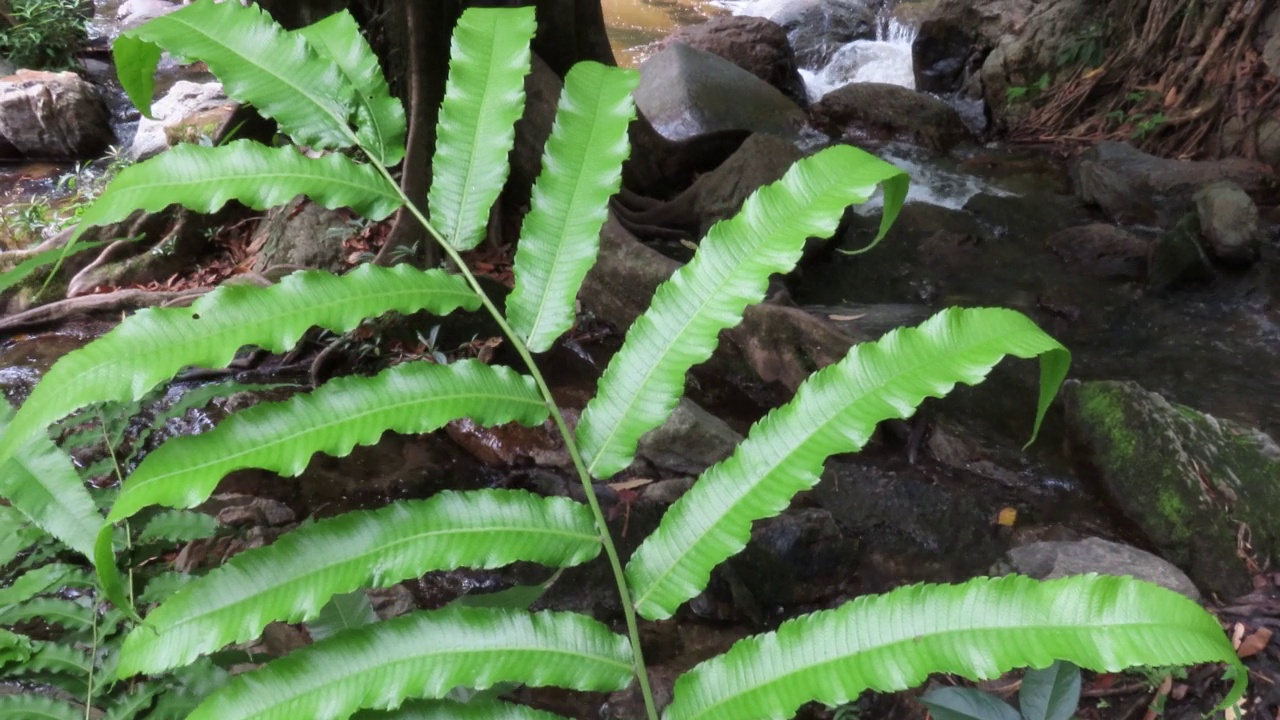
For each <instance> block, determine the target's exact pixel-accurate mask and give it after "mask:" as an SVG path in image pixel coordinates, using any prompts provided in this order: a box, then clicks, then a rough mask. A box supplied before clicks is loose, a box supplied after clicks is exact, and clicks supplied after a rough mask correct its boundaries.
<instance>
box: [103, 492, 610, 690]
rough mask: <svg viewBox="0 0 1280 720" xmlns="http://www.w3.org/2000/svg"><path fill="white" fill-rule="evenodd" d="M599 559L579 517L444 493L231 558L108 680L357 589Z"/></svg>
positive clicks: (164, 608)
mask: <svg viewBox="0 0 1280 720" xmlns="http://www.w3.org/2000/svg"><path fill="white" fill-rule="evenodd" d="M599 551H600V543H599V538H598V537H597V535H596V531H595V528H594V524H593V520H592V516H591V513H590V512H589V511H588V510H587V508H586V507H585V506H583V505H580V504H578V503H574V502H572V501H570V500H566V499H563V498H541V497H538V496H536V495H533V494H531V493H527V492H523V491H511V490H478V491H474V492H468V493H455V492H444V493H441V494H439V495H437V496H435V497H433V498H431V499H429V500H422V501H404V502H400V503H396V504H394V505H391V506H388V507H386V508H382V509H379V510H373V511H360V512H352V513H347V514H344V515H341V516H338V517H336V518H332V519H329V520H324V521H321V522H318V523H315V524H314V525H309V526H306V527H303V528H300V529H298V530H296V531H294V532H292V533H289V534H287V535H284V536H283V537H281V538H280V539H279V540H277V541H276V542H274V543H272V544H271V545H269V546H267V547H263V548H257V549H254V550H248V551H245V552H243V553H240V554H239V555H236V556H235V557H233V558H232V559H230V560H228V561H227V562H226V564H224V565H222V566H221V567H219V568H218V569H216V570H213V571H211V572H210V573H209V574H208V575H206V576H204V577H203V578H200V579H198V580H195V581H193V582H191V583H190V584H188V585H186V586H185V587H183V588H182V590H180V591H179V592H178V593H177V594H175V595H174V596H173V597H172V598H171V599H169V600H168V601H166V602H164V603H163V604H161V605H160V606H159V607H158V608H156V609H155V610H154V611H152V613H151V614H150V615H148V616H147V624H146V625H145V626H144V627H140V628H138V629H136V630H134V631H133V632H132V633H130V635H129V637H128V638H127V639H126V640H125V643H124V647H123V649H122V650H121V657H120V665H119V667H118V669H117V673H118V675H119V677H122V678H123V677H129V676H131V675H135V674H138V673H149V674H155V673H157V672H160V671H162V670H166V669H169V668H172V667H177V666H180V665H183V664H185V663H187V662H189V661H191V660H192V659H194V658H195V657H197V656H198V655H200V654H201V653H203V652H209V651H212V650H216V649H218V648H220V647H222V646H223V645H226V644H228V643H232V642H243V641H246V640H251V639H253V638H255V637H257V636H258V634H259V633H261V632H262V629H263V628H264V627H266V625H267V623H269V622H272V621H275V620H283V621H286V622H297V621H301V620H309V619H311V618H314V617H316V616H317V615H318V614H319V611H320V609H321V607H322V606H323V605H324V604H325V602H326V601H327V600H329V598H331V597H333V596H334V595H337V594H339V593H346V592H351V591H352V590H356V589H359V588H362V587H368V586H372V587H388V586H390V585H393V584H395V583H397V582H400V581H402V580H407V579H410V578H416V577H419V576H420V575H422V574H423V573H426V572H429V571H433V570H453V569H456V568H459V567H463V566H467V567H475V568H495V567H501V566H503V565H509V564H511V563H513V562H516V561H521V560H523V561H529V562H537V563H541V564H543V565H548V566H554V567H566V566H571V565H578V564H581V563H583V562H586V561H587V560H590V559H591V558H593V557H595V555H596V554H597V553H598V552H599Z"/></svg>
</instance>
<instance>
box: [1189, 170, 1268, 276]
mask: <svg viewBox="0 0 1280 720" xmlns="http://www.w3.org/2000/svg"><path fill="white" fill-rule="evenodd" d="M1193 200H1195V203H1196V215H1198V216H1199V218H1200V232H1201V233H1203V234H1204V238H1205V240H1206V241H1207V242H1208V243H1209V250H1210V251H1211V252H1212V253H1213V254H1214V256H1215V257H1217V258H1218V259H1220V260H1226V261H1229V262H1243V263H1248V262H1253V260H1254V259H1255V258H1256V257H1257V256H1258V240H1259V237H1258V206H1257V205H1254V204H1253V200H1251V199H1250V198H1249V194H1248V193H1246V192H1245V191H1244V190H1242V189H1241V188H1240V186H1239V185H1236V184H1235V183H1233V182H1231V181H1230V180H1219V181H1218V182H1216V183H1213V184H1211V185H1206V186H1205V187H1203V188H1201V189H1200V190H1199V191H1198V192H1197V193H1196V194H1195V196H1194V197H1193Z"/></svg>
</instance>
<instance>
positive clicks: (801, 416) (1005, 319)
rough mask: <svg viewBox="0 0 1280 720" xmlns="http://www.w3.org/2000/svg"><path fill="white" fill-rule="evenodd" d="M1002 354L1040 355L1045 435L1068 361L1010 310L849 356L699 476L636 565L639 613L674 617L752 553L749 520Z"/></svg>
mask: <svg viewBox="0 0 1280 720" xmlns="http://www.w3.org/2000/svg"><path fill="white" fill-rule="evenodd" d="M1005 355H1014V356H1017V357H1022V358H1030V357H1035V356H1037V355H1039V356H1041V368H1042V372H1041V379H1040V383H1041V393H1040V401H1039V407H1038V408H1037V411H1036V426H1037V427H1038V426H1039V423H1040V418H1042V417H1043V416H1044V413H1045V411H1046V410H1047V409H1048V406H1049V403H1050V402H1051V401H1052V400H1053V396H1054V394H1055V393H1056V392H1057V389H1058V386H1059V385H1060V384H1061V382H1062V379H1063V378H1064V377H1065V376H1066V372H1067V367H1068V365H1069V364H1070V355H1069V354H1068V353H1067V351H1066V349H1065V348H1063V347H1062V346H1061V345H1059V344H1058V342H1057V341H1056V340H1054V339H1053V338H1051V337H1049V336H1048V335H1046V334H1045V333H1044V332H1043V331H1041V330H1040V328H1038V327H1036V325H1035V323H1033V322H1031V321H1030V320H1028V319H1027V318H1026V317H1025V316H1023V315H1022V314H1020V313H1017V312H1014V311H1012V310H1001V309H989V308H982V309H972V310H966V309H961V308H949V309H947V310H943V311H942V312H940V313H938V314H937V315H935V316H933V317H932V318H930V319H929V320H926V321H925V322H924V323H923V324H921V325H920V326H919V327H918V328H905V329H899V330H895V331H893V332H891V333H889V334H888V335H885V336H884V337H883V338H881V339H880V340H879V341H877V342H874V343H864V344H861V345H857V346H854V348H853V349H852V350H850V351H849V354H848V355H847V356H845V358H844V359H843V360H841V361H840V362H838V363H836V364H835V365H831V366H828V367H826V368H824V369H822V370H819V371H818V372H816V373H814V374H813V375H812V376H810V377H809V379H808V380H806V381H805V382H804V383H803V384H802V385H801V386H800V388H799V389H798V390H797V391H796V395H795V397H794V398H793V399H792V400H791V402H789V403H787V404H786V405H783V406H782V407H780V408H777V409H776V410H774V411H772V412H770V413H769V414H768V415H766V416H765V417H764V418H763V419H761V420H760V421H759V422H757V423H756V424H755V425H754V426H752V428H751V431H750V432H749V433H748V434H747V439H746V440H744V441H743V442H742V443H741V444H740V445H739V446H738V448H737V449H736V450H735V451H734V453H733V455H731V456H729V457H728V458H727V459H725V460H724V461H722V462H720V463H717V464H716V465H713V466H712V467H710V468H708V469H707V471H706V472H705V473H703V475H702V477H701V478H700V479H699V480H698V481H697V482H696V483H694V485H693V487H692V488H691V489H690V490H689V492H687V493H685V495H684V496H683V497H682V498H681V499H680V500H678V501H676V503H675V504H673V505H672V506H671V508H670V509H669V510H668V511H667V514H666V515H665V516H664V517H663V518H662V522H661V523H660V524H659V526H658V529H657V530H655V531H654V532H653V534H651V535H650V536H649V537H648V538H646V539H645V541H644V543H642V544H641V546H640V548H639V549H638V550H637V551H636V553H635V554H634V555H633V556H632V557H631V561H630V562H629V563H628V565H627V579H628V580H629V584H630V586H631V587H632V588H633V597H634V599H635V607H636V611H637V612H639V613H640V614H641V615H643V616H644V617H647V618H650V619H654V618H665V617H669V616H670V615H671V614H672V613H673V612H675V610H676V608H678V607H679V606H680V604H681V603H683V602H684V601H686V600H688V599H689V598H692V597H694V596H695V595H697V594H698V593H699V592H701V591H702V589H703V588H704V587H706V583H707V580H708V578H709V577H710V574H711V570H712V568H714V567H715V566H716V565H718V564H720V563H721V562H722V561H724V560H725V559H726V558H728V557H730V556H732V555H734V554H736V553H737V552H738V551H740V550H741V549H742V548H743V547H744V546H745V545H746V542H747V540H748V537H749V536H750V534H751V524H752V523H753V522H754V521H756V520H759V519H761V518H766V517H771V516H773V515H776V514H778V513H779V512H781V511H782V510H783V509H784V508H786V506H787V505H788V504H789V503H790V502H791V498H792V497H793V496H794V495H795V494H796V493H798V492H800V491H801V490H807V489H809V488H810V487H812V486H813V485H815V484H816V483H817V482H818V478H819V475H820V474H821V473H822V466H823V463H824V462H825V461H826V459H827V458H828V457H830V456H831V455H834V454H836V453H845V452H856V451H857V450H859V449H861V448H862V445H863V443H865V442H866V441H867V438H869V437H870V436H871V433H872V432H873V431H874V430H875V427H876V424H877V423H879V422H880V421H882V420H888V419H890V418H905V417H909V416H910V415H911V414H912V413H914V412H915V410H916V408H917V407H918V406H919V405H920V403H921V402H923V401H924V399H925V398H929V397H942V396H944V395H946V394H947V393H949V392H950V391H951V389H952V388H954V387H955V385H956V383H965V384H968V385H973V384H976V383H978V382H981V381H982V379H983V378H985V377H986V375H987V373H988V372H990V371H991V368H992V367H994V366H995V365H996V364H997V363H998V362H999V361H1000V360H1001V358H1003V357H1004V356H1005Z"/></svg>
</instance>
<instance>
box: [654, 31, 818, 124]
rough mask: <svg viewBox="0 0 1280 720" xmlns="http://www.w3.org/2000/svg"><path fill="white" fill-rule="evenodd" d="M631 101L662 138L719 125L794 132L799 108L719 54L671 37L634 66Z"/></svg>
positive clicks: (800, 119)
mask: <svg viewBox="0 0 1280 720" xmlns="http://www.w3.org/2000/svg"><path fill="white" fill-rule="evenodd" d="M634 96H635V99H636V107H637V108H638V109H639V110H640V112H641V113H643V114H644V116H645V117H646V118H648V120H649V122H650V123H652V125H653V128H654V129H655V130H657V131H658V133H659V134H661V135H662V136H663V137H665V138H667V139H668V140H685V139H691V138H696V137H702V136H708V135H712V134H715V133H721V132H725V131H746V132H765V133H770V134H773V135H779V136H782V137H785V138H789V139H795V138H797V137H798V136H799V131H800V128H801V127H802V126H803V125H804V120H805V116H804V112H803V111H801V110H800V107H799V106H797V105H796V104H795V102H793V101H792V100H791V99H790V98H788V97H787V96H786V95H783V94H782V92H781V91H780V90H778V89H777V88H775V87H773V86H772V85H770V84H769V83H767V82H765V81H763V80H761V79H760V78H758V77H756V76H755V75H752V74H751V73H749V72H747V71H746V70H743V69H742V68H740V67H738V66H737V65H734V64H733V63H731V62H729V61H728V60H725V59H724V58H721V57H718V56H716V55H712V54H711V53H708V52H703V51H701V50H697V49H694V48H691V47H689V46H688V45H684V44H681V43H673V44H671V45H670V46H668V47H667V49H665V50H663V51H662V52H660V53H657V54H656V55H654V56H652V57H650V58H649V59H648V60H645V61H644V63H643V64H641V66H640V84H639V86H638V87H637V88H636V90H635V93H634Z"/></svg>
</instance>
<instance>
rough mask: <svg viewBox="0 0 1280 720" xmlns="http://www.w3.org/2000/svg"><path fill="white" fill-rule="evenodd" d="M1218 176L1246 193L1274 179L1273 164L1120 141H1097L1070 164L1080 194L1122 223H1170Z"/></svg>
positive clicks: (1165, 224)
mask: <svg viewBox="0 0 1280 720" xmlns="http://www.w3.org/2000/svg"><path fill="white" fill-rule="evenodd" d="M1219 180H1230V181H1232V182H1234V183H1235V184H1236V185H1238V186H1240V188H1241V189H1243V190H1244V191H1245V192H1247V193H1257V192H1260V191H1262V190H1264V189H1265V188H1267V187H1269V186H1270V185H1271V184H1272V183H1274V182H1275V178H1274V174H1273V173H1272V171H1271V169H1270V168H1268V167H1267V166H1266V165H1264V164H1262V163H1259V162H1256V161H1253V160H1245V159H1243V158H1228V159H1226V160H1205V161H1180V160H1167V159H1164V158H1158V157H1155V156H1154V155H1148V154H1147V153H1144V152H1142V151H1141V150H1138V149H1137V148H1135V147H1133V146H1131V145H1128V144H1126V143H1118V142H1104V143H1099V144H1098V145H1097V146H1096V147H1094V148H1091V149H1089V150H1087V151H1086V152H1085V153H1084V154H1082V155H1081V156H1080V158H1079V159H1078V161H1077V162H1076V163H1075V165H1074V166H1073V167H1072V181H1073V184H1074V185H1075V191H1076V195H1077V196H1079V198H1080V199H1081V200H1084V201H1085V202H1087V203H1092V204H1094V205H1097V206H1098V207H1100V208H1102V211H1103V212H1104V213H1106V214H1107V216H1108V217H1109V218H1111V220H1112V221H1114V222H1117V223H1122V224H1125V223H1136V224H1142V225H1153V226H1158V227H1169V226H1171V225H1172V224H1173V223H1174V222H1175V221H1176V220H1178V219H1179V218H1181V217H1182V216H1183V215H1184V214H1186V213H1188V212H1190V211H1191V210H1192V209H1194V206H1195V202H1194V200H1193V199H1192V198H1193V196H1194V195H1195V193H1196V191H1198V190H1200V189H1201V188H1203V187H1205V186H1206V185H1210V184H1212V183H1215V182H1218V181H1219Z"/></svg>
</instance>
